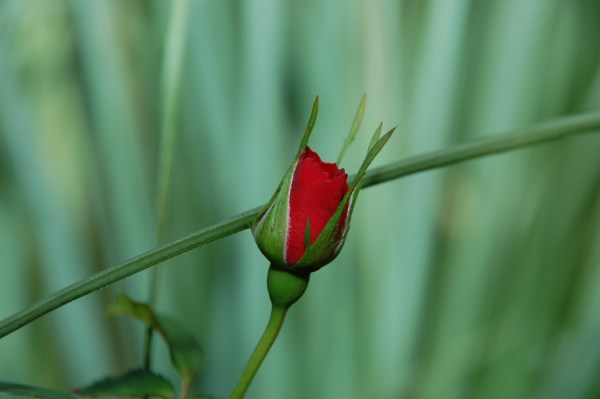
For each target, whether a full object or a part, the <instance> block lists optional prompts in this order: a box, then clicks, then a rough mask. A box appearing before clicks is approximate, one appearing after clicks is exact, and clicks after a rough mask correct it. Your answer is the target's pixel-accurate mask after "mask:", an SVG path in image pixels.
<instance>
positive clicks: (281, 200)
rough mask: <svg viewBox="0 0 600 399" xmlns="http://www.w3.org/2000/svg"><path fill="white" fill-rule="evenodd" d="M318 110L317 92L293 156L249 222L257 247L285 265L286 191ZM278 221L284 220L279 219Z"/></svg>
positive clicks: (272, 260)
mask: <svg viewBox="0 0 600 399" xmlns="http://www.w3.org/2000/svg"><path fill="white" fill-rule="evenodd" d="M318 113H319V96H317V97H316V98H315V102H314V104H313V107H312V112H311V114H310V118H309V119H308V124H307V126H306V130H305V132H304V135H303V136H302V140H301V142H300V147H299V149H298V153H297V154H296V158H295V159H294V161H293V162H292V163H291V165H290V167H289V168H288V169H287V171H286V172H285V175H284V176H283V178H282V179H281V181H280V182H279V186H278V187H277V189H276V190H275V193H274V194H273V196H272V197H271V199H270V200H269V202H268V203H267V204H266V205H265V206H264V207H263V209H262V210H261V211H260V213H259V214H258V216H257V217H256V220H255V222H254V224H253V226H252V234H253V236H254V240H255V241H256V244H257V245H258V248H259V249H260V251H261V252H262V253H263V255H265V257H266V258H267V259H269V261H271V262H272V263H275V264H277V265H279V266H285V265H286V263H285V238H286V236H287V231H288V224H287V220H288V218H287V215H288V206H289V193H290V188H291V184H292V178H293V177H294V172H295V171H296V166H297V165H298V161H299V159H300V156H301V155H302V153H303V152H304V149H305V148H306V146H307V145H308V139H309V138H310V135H311V133H312V131H313V128H314V126H315V123H316V121H317V115H318ZM282 221H285V223H283V222H282Z"/></svg>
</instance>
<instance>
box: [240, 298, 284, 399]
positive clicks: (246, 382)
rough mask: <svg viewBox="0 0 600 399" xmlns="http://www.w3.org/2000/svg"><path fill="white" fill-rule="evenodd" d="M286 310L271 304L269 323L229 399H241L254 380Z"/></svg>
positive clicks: (279, 327) (275, 336)
mask: <svg viewBox="0 0 600 399" xmlns="http://www.w3.org/2000/svg"><path fill="white" fill-rule="evenodd" d="M288 309H289V306H282V305H275V304H273V306H272V307H271V317H269V322H268V323H267V327H266V328H265V332H264V333H263V335H262V337H260V340H259V341H258V344H257V345H256V348H255V349H254V352H253V353H252V356H250V360H248V363H247V364H246V368H245V369H244V372H243V373H242V375H241V377H240V379H239V380H238V383H237V384H236V386H235V388H233V391H231V394H230V395H229V399H241V398H243V397H244V394H245V393H246V390H247V389H248V387H249V386H250V383H251V382H252V380H253V379H254V376H255V375H256V372H257V371H258V368H259V367H260V365H261V364H262V362H263V360H265V357H266V356H267V353H269V349H271V346H273V342H275V339H276V338H277V336H278V335H279V331H280V330H281V326H282V325H283V319H284V318H285V314H286V312H287V310H288Z"/></svg>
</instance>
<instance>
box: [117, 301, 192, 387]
mask: <svg viewBox="0 0 600 399" xmlns="http://www.w3.org/2000/svg"><path fill="white" fill-rule="evenodd" d="M106 313H107V314H108V315H109V316H130V317H133V318H135V319H137V320H139V321H141V322H142V323H144V324H146V325H147V326H148V327H151V328H154V329H155V330H156V331H157V332H158V333H159V334H160V335H161V336H162V337H163V339H164V340H165V342H166V344H167V346H168V347H169V354H170V357H171V363H172V364H173V367H175V369H177V371H178V372H179V375H180V376H181V378H182V380H184V381H187V382H189V381H191V380H192V379H193V378H194V377H196V376H197V375H198V374H199V373H200V370H201V368H202V359H203V355H204V354H203V351H202V348H201V347H200V345H199V344H198V342H197V341H196V339H195V338H194V336H193V335H192V334H190V333H189V332H188V331H186V329H185V327H184V326H183V325H181V323H179V321H177V320H175V319H174V318H172V317H170V316H165V315H160V314H157V313H155V312H154V311H153V310H152V309H151V308H150V307H149V306H148V305H146V304H144V303H140V302H136V301H133V300H132V299H130V298H129V297H128V296H127V295H125V294H121V295H119V296H118V297H117V298H116V299H115V301H114V302H112V303H111V304H110V305H109V307H108V308H107V311H106Z"/></svg>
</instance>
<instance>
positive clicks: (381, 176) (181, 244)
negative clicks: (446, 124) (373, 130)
mask: <svg viewBox="0 0 600 399" xmlns="http://www.w3.org/2000/svg"><path fill="white" fill-rule="evenodd" d="M594 129H600V113H593V114H582V115H575V116H568V117H564V118H561V119H557V120H555V121H552V122H546V123H544V124H541V125H537V126H534V127H532V128H529V129H525V130H522V131H518V132H515V133H509V134H501V135H493V136H489V137H485V138H482V139H479V140H474V141H471V142H467V143H464V144H458V145H455V146H452V147H450V148H447V149H443V150H439V151H435V152H432V153H429V154H425V155H420V156H416V157H410V158H408V159H405V160H402V161H398V162H394V163H392V164H389V165H387V166H383V167H380V168H375V169H372V170H371V171H370V172H368V173H367V175H366V176H365V178H364V183H363V188H366V187H369V186H374V185H376V184H380V183H384V182H387V181H390V180H394V179H398V178H400V177H403V176H408V175H411V174H415V173H419V172H424V171H427V170H433V169H437V168H441V167H444V166H449V165H453V164H456V163H459V162H464V161H467V160H470V159H475V158H480V157H484V156H487V155H491V154H499V153H502V152H506V151H510V150H514V149H518V148H523V147H527V146H531V145H534V144H540V143H545V142H549V141H554V140H558V139H562V138H565V137H571V136H573V135H575V134H578V133H582V132H586V131H592V130H594ZM260 209H261V207H257V208H254V209H251V210H249V211H246V212H244V213H241V214H239V215H237V216H235V217H233V218H231V219H229V220H227V221H224V222H220V223H217V224H215V225H212V226H210V227H207V228H204V229H201V230H199V231H197V232H195V233H192V234H190V235H188V236H186V237H183V238H181V239H179V240H176V241H173V242H171V243H168V244H166V245H163V246H161V247H159V248H155V249H152V250H150V251H148V252H145V253H143V254H141V255H139V256H137V257H135V258H132V259H130V260H128V261H125V262H123V263H121V264H119V265H116V266H113V267H110V268H108V269H106V270H103V271H101V272H98V273H96V274H93V275H92V276H90V277H87V278H85V279H83V280H80V281H78V282H76V283H74V284H71V285H69V286H67V287H65V288H63V289H61V290H59V291H57V292H55V293H53V294H51V295H49V296H47V297H45V298H43V299H41V300H39V301H38V302H36V303H34V304H32V305H30V306H29V307H27V308H25V309H23V310H21V311H19V312H17V313H15V314H13V315H12V316H10V317H7V318H6V319H4V320H2V321H1V322H0V338H2V337H4V336H6V335H8V334H10V333H11V332H13V331H16V330H18V329H19V328H21V327H22V326H24V325H26V324H28V323H30V322H32V321H33V320H35V319H37V318H38V317H40V316H43V315H44V314H46V313H49V312H51V311H52V310H54V309H56V308H58V307H61V306H63V305H65V304H67V303H69V302H71V301H73V300H75V299H77V298H80V297H82V296H84V295H87V294H89V293H91V292H94V291H96V290H99V289H100V288H103V287H106V286H108V285H111V284H113V283H115V282H117V281H120V280H122V279H124V278H126V277H129V276H131V275H132V274H135V273H138V272H140V271H142V270H145V269H147V268H149V267H151V266H154V265H156V264H159V263H160V262H163V261H165V260H167V259H170V258H173V257H175V256H177V255H180V254H182V253H185V252H188V251H191V250H192V249H194V248H198V247H200V246H202V245H206V244H208V243H210V242H213V241H216V240H219V239H221V238H224V237H227V236H229V235H232V234H235V233H238V232H240V231H242V230H245V229H247V228H249V227H250V226H251V224H252V222H253V221H254V219H255V218H256V215H257V214H258V212H259V211H260Z"/></svg>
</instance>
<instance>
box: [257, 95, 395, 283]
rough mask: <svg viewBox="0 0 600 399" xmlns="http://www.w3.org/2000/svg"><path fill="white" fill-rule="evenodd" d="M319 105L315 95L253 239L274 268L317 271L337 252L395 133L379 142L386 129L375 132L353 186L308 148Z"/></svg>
mask: <svg viewBox="0 0 600 399" xmlns="http://www.w3.org/2000/svg"><path fill="white" fill-rule="evenodd" d="M318 104H319V103H318V97H317V100H316V101H315V105H314V106H313V112H312V114H311V117H310V120H309V122H308V127H307V128H306V132H305V134H304V137H303V138H302V141H301V143H300V149H299V150H298V153H297V155H296V158H295V159H294V161H293V162H292V164H291V165H290V167H289V168H288V170H287V172H286V174H285V176H284V177H283V179H282V180H281V182H280V183H279V187H278V188H277V190H276V191H275V194H273V197H272V198H271V200H270V201H269V202H268V203H267V205H266V206H265V207H264V208H263V210H262V211H261V212H260V213H259V215H258V216H257V218H256V221H255V222H254V224H253V226H252V233H253V235H254V239H255V241H256V243H257V245H258V247H259V249H260V250H261V252H262V253H263V254H264V255H265V256H266V257H267V259H269V261H271V264H272V265H273V266H275V267H278V268H281V269H284V270H288V271H291V272H293V273H298V274H306V273H310V272H313V271H315V270H317V269H319V268H321V267H322V266H324V265H326V264H328V263H329V262H331V261H332V260H334V259H335V257H336V256H337V255H338V254H339V252H340V250H341V249H342V247H343V245H344V242H345V241H346V236H347V233H348V230H349V228H350V218H351V216H352V211H353V209H354V205H355V203H356V198H357V197H358V193H359V191H360V186H361V183H362V180H363V178H364V176H365V173H366V171H367V167H368V166H369V165H370V164H371V162H372V161H373V159H374V158H375V156H376V155H377V154H378V153H379V151H380V150H381V149H382V148H383V146H384V145H385V143H386V142H387V141H388V140H389V138H390V136H391V134H392V132H393V131H394V129H392V130H390V131H389V132H388V133H387V134H386V135H384V136H383V137H381V138H380V137H379V135H380V133H381V127H382V126H381V125H380V126H379V127H378V128H377V130H376V131H375V134H374V135H373V138H372V140H371V144H370V145H369V150H368V152H367V156H366V157H365V159H364V161H363V163H362V165H361V167H360V169H359V171H358V173H357V174H356V176H355V177H354V180H353V181H352V183H351V184H350V186H349V185H348V182H347V180H348V175H347V174H346V173H345V172H344V169H339V168H338V167H337V165H336V164H335V163H326V162H323V161H321V158H320V157H319V155H318V154H317V153H316V152H314V151H312V150H311V149H310V148H309V147H308V146H307V144H308V139H309V137H310V134H311V132H312V128H313V126H314V123H315V121H316V116H317V111H318Z"/></svg>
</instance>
